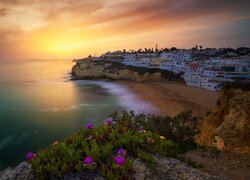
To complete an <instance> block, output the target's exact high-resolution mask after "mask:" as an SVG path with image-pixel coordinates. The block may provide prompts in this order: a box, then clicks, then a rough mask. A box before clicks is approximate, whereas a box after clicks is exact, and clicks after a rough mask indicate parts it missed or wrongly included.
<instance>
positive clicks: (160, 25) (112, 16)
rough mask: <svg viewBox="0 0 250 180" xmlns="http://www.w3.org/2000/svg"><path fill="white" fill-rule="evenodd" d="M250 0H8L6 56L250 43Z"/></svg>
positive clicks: (1, 42) (0, 16)
mask: <svg viewBox="0 0 250 180" xmlns="http://www.w3.org/2000/svg"><path fill="white" fill-rule="evenodd" d="M249 12H250V2H249V1H248V0H241V1H235V0H209V1H207V0H180V1H174V0H154V1H153V0H116V1H112V0H105V1H103V0H79V1H75V0H60V1H59V0H58V1H57V0H54V1H51V0H43V1H35V0H2V1H0V24H1V27H0V47H1V49H0V58H1V57H4V58H39V59H41V58H57V57H64V58H72V57H77V56H84V55H87V54H90V53H92V54H100V53H104V52H105V51H108V50H115V49H123V48H127V49H131V48H140V47H142V48H143V47H147V48H150V47H152V46H154V45H155V44H156V43H158V44H160V45H161V46H162V47H163V46H180V47H191V46H193V45H195V44H203V45H207V46H249V45H250V44H249V43H250V39H249V37H250V33H249V32H248V31H245V30H244V29H249V27H250V13H249Z"/></svg>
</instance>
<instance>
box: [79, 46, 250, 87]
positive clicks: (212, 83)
mask: <svg viewBox="0 0 250 180" xmlns="http://www.w3.org/2000/svg"><path fill="white" fill-rule="evenodd" d="M87 59H88V60H96V61H102V60H105V61H113V62H120V63H123V64H125V65H128V66H136V67H146V68H160V69H163V70H167V71H172V72H175V73H182V74H183V75H182V76H183V78H184V80H185V82H186V84H187V85H188V86H195V87H200V88H205V89H208V90H212V91H219V90H220V88H221V84H222V83H224V82H230V81H234V80H244V81H249V80H250V48H247V47H240V48H237V49H232V48H219V49H217V48H206V49H203V48H202V46H195V47H193V48H191V49H177V48H175V47H172V48H171V49H167V48H165V49H161V50H159V49H158V48H157V45H156V48H155V50H154V49H153V48H152V49H147V48H145V49H144V50H143V49H139V50H138V51H134V50H129V51H126V50H125V49H124V50H123V51H121V50H118V51H114V52H107V53H105V54H103V55H101V56H99V57H92V56H91V55H90V56H89V57H88V58H83V59H78V60H87Z"/></svg>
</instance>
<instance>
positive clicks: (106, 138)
mask: <svg viewBox="0 0 250 180" xmlns="http://www.w3.org/2000/svg"><path fill="white" fill-rule="evenodd" d="M112 117H113V118H112V119H113V121H112V123H110V124H107V123H104V124H103V125H101V126H99V127H97V128H93V129H88V128H86V127H84V125H83V127H84V128H82V129H81V130H80V131H79V132H78V133H76V134H73V135H71V136H70V137H68V138H67V139H65V140H64V141H62V142H59V143H58V144H56V145H52V146H51V147H50V148H48V149H45V150H41V151H39V152H38V153H37V155H36V157H35V158H33V159H32V160H30V163H31V164H32V167H33V169H34V172H35V174H36V176H37V177H38V178H39V179H49V178H51V177H55V178H62V177H63V176H64V175H65V174H66V173H67V172H69V171H77V172H85V171H91V172H94V173H97V174H100V175H102V176H103V177H105V178H107V179H128V178H130V177H131V173H132V164H133V159H135V158H140V159H141V160H142V161H143V162H145V163H146V164H147V165H148V166H149V167H150V168H153V167H154V165H155V164H154V160H153V158H152V157H151V154H159V155H161V156H168V157H178V155H179V154H180V153H183V151H184V150H183V147H184V146H186V149H185V151H186V150H188V149H190V148H191V149H193V148H195V147H194V146H193V144H192V143H190V142H189V141H176V140H173V139H178V138H180V133H179V132H177V134H178V138H177V137H176V138H173V139H170V138H168V137H167V136H166V133H165V134H164V132H165V130H167V129H165V130H164V129H163V130H164V131H162V130H160V131H157V132H156V131H155V130H158V127H155V129H153V127H151V128H147V125H148V123H149V122H150V123H152V121H156V119H157V118H156V117H155V116H146V115H134V113H133V112H131V113H127V112H123V114H121V115H118V114H117V113H114V114H113V115H112ZM159 121H161V120H159V118H158V121H157V122H158V123H159ZM180 130H181V129H180ZM167 132H168V133H170V134H171V136H172V137H174V132H172V130H171V129H168V130H167ZM175 132H176V131H175ZM188 145H189V146H188ZM120 148H122V149H124V150H125V154H123V155H120V154H119V153H118V150H119V149H120ZM117 156H120V157H124V158H125V164H124V165H118V164H117V162H115V160H114V158H115V157H117ZM86 157H91V158H93V163H91V164H89V165H87V164H85V163H84V159H85V158H86ZM185 162H187V163H190V162H191V161H188V160H186V159H185ZM192 164H194V163H193V162H191V165H192ZM195 166H196V164H195Z"/></svg>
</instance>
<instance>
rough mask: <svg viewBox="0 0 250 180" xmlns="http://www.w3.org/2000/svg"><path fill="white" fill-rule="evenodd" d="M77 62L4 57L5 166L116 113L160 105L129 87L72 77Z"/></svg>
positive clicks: (1, 115)
mask: <svg viewBox="0 0 250 180" xmlns="http://www.w3.org/2000/svg"><path fill="white" fill-rule="evenodd" d="M72 66H73V62H71V61H69V60H68V61H66V60H64V61H59V60H55V61H52V60H51V61H45V60H44V61H15V62H14V61H11V62H7V61H0V72H1V75H0V170H2V169H4V168H6V167H9V166H15V165H17V164H18V163H19V162H21V161H24V160H25V156H26V153H27V152H29V151H32V152H36V151H38V150H39V149H43V148H46V147H49V146H50V145H51V144H52V143H53V142H54V141H56V140H62V139H64V138H65V137H67V136H68V135H70V134H72V133H74V132H76V131H77V130H79V129H80V128H82V127H84V124H86V123H93V124H94V125H95V126H98V125H100V124H102V123H103V122H104V120H105V119H106V117H107V116H108V115H109V114H111V113H112V112H114V111H122V110H131V109H133V110H135V111H136V112H146V113H153V112H154V111H156V109H155V108H154V107H153V106H152V105H150V104H148V103H146V102H144V101H143V100H141V99H139V98H138V97H137V96H136V95H135V94H133V93H132V92H131V91H130V90H129V89H128V88H127V87H126V86H124V85H121V84H116V83H113V82H103V81H73V82H72V81H70V80H69V72H70V71H71V67H72Z"/></svg>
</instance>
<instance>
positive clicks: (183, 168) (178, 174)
mask: <svg viewBox="0 0 250 180" xmlns="http://www.w3.org/2000/svg"><path fill="white" fill-rule="evenodd" d="M153 159H154V160H155V168H154V170H153V171H152V170H150V169H149V168H148V167H147V166H146V164H145V163H143V162H142V161H140V160H139V159H135V160H134V162H133V172H134V173H133V174H131V178H132V177H133V178H134V179H136V180H144V179H155V180H158V179H171V180H179V179H187V180H189V179H195V180H199V179H200V180H203V179H207V180H217V179H220V178H218V177H215V176H212V175H209V174H206V173H203V172H201V171H199V170H196V169H193V168H192V167H191V166H189V165H187V164H185V163H183V162H180V161H179V160H176V159H173V158H166V157H160V156H156V155H154V156H153ZM0 179H1V180H12V179H17V180H23V179H25V180H35V179H37V178H36V177H35V176H34V175H33V170H32V167H31V165H30V164H29V163H27V162H23V163H21V164H19V165H18V166H17V167H15V168H13V169H11V168H7V169H6V170H4V171H3V172H2V173H0ZM51 179H55V180H57V179H58V178H56V177H52V178H51ZM62 179H64V180H73V179H74V180H75V179H76V180H81V179H95V180H102V179H104V178H103V177H101V176H99V175H98V174H96V173H94V172H90V171H86V172H74V171H70V172H68V173H67V174H65V176H64V177H63V178H62Z"/></svg>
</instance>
